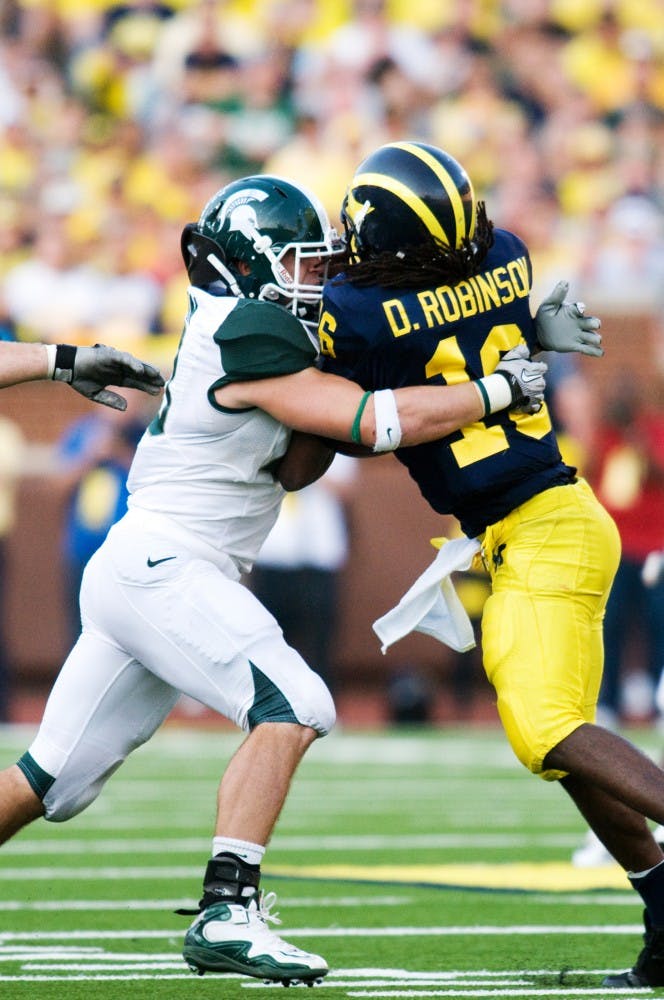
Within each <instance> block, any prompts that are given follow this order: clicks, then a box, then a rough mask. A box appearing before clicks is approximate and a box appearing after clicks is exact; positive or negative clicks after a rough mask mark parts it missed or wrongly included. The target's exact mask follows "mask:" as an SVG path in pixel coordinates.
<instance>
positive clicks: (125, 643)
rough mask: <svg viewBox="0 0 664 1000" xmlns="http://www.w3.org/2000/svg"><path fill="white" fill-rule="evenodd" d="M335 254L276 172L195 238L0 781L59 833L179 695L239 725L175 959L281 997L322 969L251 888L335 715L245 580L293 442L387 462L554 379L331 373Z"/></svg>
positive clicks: (518, 362)
mask: <svg viewBox="0 0 664 1000" xmlns="http://www.w3.org/2000/svg"><path fill="white" fill-rule="evenodd" d="M338 249H339V247H338V242H337V240H336V234H335V233H334V231H333V230H332V229H331V228H330V225H329V222H328V219H327V217H326V215H325V213H324V210H323V209H322V207H321V206H320V204H319V203H318V201H317V200H316V198H314V197H313V196H312V195H311V194H309V193H308V192H306V191H305V190H304V189H302V188H301V187H299V186H296V185H294V184H291V183H289V182H288V181H286V180H282V179H280V178H275V177H269V176H255V177H249V178H245V179H243V180H240V181H235V182H233V183H231V184H229V185H227V186H226V187H225V188H223V189H222V190H221V191H219V192H218V193H217V194H216V195H215V196H214V197H213V198H212V199H211V200H210V202H209V203H208V204H207V205H206V207H205V208H204V210H203V213H202V215H201V217H200V219H199V221H198V222H197V223H195V224H192V225H189V226H187V227H185V229H184V232H183V235H182V252H183V256H184V260H185V265H186V267H187V271H188V275H189V278H190V287H189V293H188V294H189V311H188V314H187V317H186V320H185V324H184V331H183V334H182V338H181V341H180V345H179V349H178V352H177V356H176V358H175V362H174V366H173V374H172V377H171V379H170V380H169V382H168V383H167V385H166V389H165V392H164V397H163V401H162V405H161V408H160V411H159V413H158V414H157V416H156V417H155V419H154V420H153V422H152V424H151V425H150V426H149V427H148V429H147V430H146V432H145V435H144V436H143V439H142V440H141V442H140V444H139V446H138V450H137V453H136V457H135V460H134V463H133V466H132V469H131V472H130V476H129V490H130V500H129V509H128V512H127V514H126V515H125V517H124V518H123V519H122V520H121V521H120V522H119V523H118V524H116V525H115V526H114V527H113V528H112V529H111V531H110V533H109V535H108V538H107V540H106V541H105V543H104V544H103V545H102V546H101V548H100V549H99V550H98V551H97V552H96V554H95V555H94V556H93V558H92V559H91V561H90V562H89V564H88V566H87V568H86V570H85V575H84V578H83V584H82V588H81V600H80V603H81V616H82V633H81V636H80V638H79V639H78V641H77V643H76V645H75V646H74V648H73V650H72V652H71V653H70V655H69V657H68V658H67V660H66V662H65V664H64V666H63V668H62V671H61V672H60V674H59V676H58V678H57V680H56V682H55V685H54V687H53V690H52V692H51V695H50V697H49V700H48V704H47V706H46V710H45V714H44V718H43V721H42V724H41V726H40V729H39V732H38V734H37V736H36V738H35V740H34V742H33V743H32V745H31V746H30V748H29V750H28V751H27V752H26V753H25V754H24V755H23V756H22V757H21V758H20V760H19V761H18V763H17V764H16V765H12V766H10V767H8V768H7V769H6V770H5V771H2V772H0V840H5V839H7V838H8V837H10V836H11V835H12V834H13V833H15V832H16V831H17V830H19V829H20V828H21V827H23V826H24V825H25V824H26V823H28V822H30V821H32V820H34V819H36V818H37V817H39V816H44V817H45V818H46V819H47V820H52V821H63V820H66V819H68V818H70V817H71V816H73V815H75V814H76V813H78V812H80V811H81V810H82V809H84V808H85V807H86V806H87V805H89V804H90V803H91V802H92V801H93V800H94V799H95V797H96V796H97V795H98V794H99V792H100V790H101V788H102V787H103V785H104V783H105V781H106V780H107V779H108V778H109V776H110V775H111V774H112V773H113V772H114V771H115V770H116V768H117V767H119V765H120V764H121V763H122V761H123V760H124V759H125V758H126V756H127V754H129V753H130V752H131V751H132V750H133V749H134V748H135V747H137V746H139V745H140V744H141V743H143V742H144V741H145V740H147V739H149V737H150V736H151V735H152V734H153V733H154V732H155V730H156V729H157V727H158V726H159V725H160V724H161V723H162V722H163V721H164V719H165V718H166V716H167V715H168V713H169V712H170V711H171V709H172V708H173V706H174V705H175V703H176V701H177V699H178V698H179V696H180V694H181V693H185V694H187V695H189V696H190V697H192V698H194V699H196V700H198V701H200V702H202V703H203V704H204V705H207V706H209V707H210V708H212V709H214V710H215V711H217V712H219V713H220V714H221V715H223V716H225V717H227V718H229V719H231V720H233V722H235V723H236V724H237V725H238V726H239V727H241V728H242V729H244V730H246V731H247V734H248V735H247V736H246V739H245V740H244V742H243V743H242V745H241V746H240V748H239V749H238V751H237V752H236V754H235V755H234V757H233V759H232V760H231V762H230V763H229V765H228V767H227V769H226V771H225V773H224V775H223V777H222V780H221V784H220V787H219V792H218V810H217V823H216V828H215V835H214V840H213V850H212V857H211V859H210V861H209V862H208V865H207V868H206V872H205V876H204V880H203V892H202V898H201V900H200V903H199V906H198V909H197V910H194V911H189V912H190V913H192V914H193V915H195V920H194V921H193V923H192V925H191V926H190V928H189V930H188V931H187V932H186V936H185V944H184V957H185V960H186V961H187V963H188V964H189V966H190V967H191V968H192V970H194V971H197V972H200V973H202V972H204V971H206V970H211V971H219V972H239V973H244V974H246V975H249V976H255V977H258V978H263V979H269V980H276V981H282V982H284V983H286V984H288V983H289V982H292V981H295V980H299V981H305V982H308V983H312V982H314V981H316V980H318V979H320V978H321V977H322V976H324V975H325V974H326V973H327V971H328V968H327V964H326V962H325V960H324V959H323V958H321V957H320V956H318V955H314V954H309V953H307V952H305V951H302V950H300V949H298V948H296V947H294V946H292V945H290V944H288V943H287V942H285V941H283V940H282V939H281V938H280V937H278V936H277V935H276V934H274V933H273V932H272V931H271V930H269V929H268V927H267V920H268V918H269V912H268V911H269V906H268V899H264V898H263V896H262V893H261V892H260V891H259V878H260V863H261V859H262V856H263V853H264V850H265V845H266V844H267V842H268V840H269V837H270V834H271V833H272V830H273V828H274V825H275V823H276V821H277V819H278V816H279V814H280V811H281V808H282V806H283V803H284V800H285V798H286V795H287V792H288V788H289V785H290V782H291V779H292V777H293V774H294V772H295V770H296V767H297V765H298V763H299V761H300V759H301V758H302V756H303V754H304V752H305V751H306V749H307V748H308V747H309V746H310V744H311V743H312V742H313V741H314V740H315V739H316V738H317V737H319V736H323V735H325V734H326V733H327V732H328V731H329V729H330V728H331V727H332V725H333V723H334V719H335V709H334V704H333V701H332V697H331V696H330V693H329V691H328V689H327V687H326V686H325V684H324V682H323V681H322V679H321V678H320V677H319V675H318V674H316V673H315V672H314V671H313V670H312V669H310V668H309V666H308V665H307V664H306V663H305V662H304V661H303V659H302V658H301V657H300V655H299V654H298V653H297V652H296V651H295V650H294V649H292V648H291V647H289V646H288V645H287V644H286V643H285V641H284V639H283V635H282V633H281V630H280V628H279V626H278V624H277V622H276V621H275V620H274V618H273V617H272V616H271V615H270V614H269V613H268V612H267V611H266V610H265V608H263V606H262V605H261V604H260V603H259V602H258V600H257V599H256V598H255V597H254V595H253V594H252V593H251V592H250V591H249V590H248V589H247V588H246V587H245V586H243V585H242V583H241V582H240V577H241V574H242V573H243V572H245V571H247V570H248V569H249V568H250V567H251V565H252V562H253V560H254V559H255V557H256V555H257V553H258V551H259V549H260V546H261V544H262V543H263V541H264V539H265V537H266V536H267V534H268V532H269V530H270V528H271V527H272V525H273V523H274V521H275V519H276V516H277V512H278V509H279V505H280V503H281V501H282V498H283V495H284V487H288V483H289V478H290V477H291V476H293V477H294V478H297V477H296V476H295V472H296V470H297V468H298V461H300V460H301V457H302V455H305V454H306V453H307V445H308V441H309V439H308V438H307V437H306V435H301V436H297V435H292V432H291V430H290V429H289V428H294V429H295V430H299V431H304V432H313V433H319V434H323V435H326V436H327V437H330V438H337V439H340V440H343V441H347V442H350V441H355V442H356V443H358V444H362V445H365V446H366V445H368V446H369V447H370V448H373V449H374V450H376V451H388V450H393V449H394V448H396V447H397V445H398V444H399V443H400V442H401V443H403V444H409V443H413V444H414V443H418V442H420V441H427V440H431V439H432V438H435V437H438V436H440V435H442V434H445V433H448V432H450V431H451V430H452V429H453V428H457V427H460V426H464V425H466V424H468V423H470V422H472V421H474V420H477V419H480V418H481V417H482V416H483V415H484V414H485V413H486V412H488V409H489V408H492V409H497V408H503V407H519V406H521V407H533V406H535V407H536V406H539V404H540V403H541V400H542V397H543V393H544V371H545V368H546V366H545V365H543V364H541V363H537V362H532V361H530V360H529V359H527V358H523V357H522V356H520V355H518V356H516V357H513V358H509V357H506V358H504V359H503V360H502V361H501V362H500V364H499V366H498V368H497V370H496V372H494V373H492V374H491V375H489V376H488V377H487V378H486V379H485V385H484V386H483V387H482V389H480V390H478V389H477V387H476V385H474V384H472V383H470V382H468V383H466V384H465V385H455V386H449V387H448V386H437V387H431V386H425V387H421V386H417V387H412V388H405V389H400V390H398V391H396V392H392V391H390V390H387V391H385V392H376V393H368V392H363V391H362V390H361V388H360V387H359V386H357V385H355V384H353V383H352V382H349V381H348V380H346V379H343V378H338V377H336V376H334V375H325V374H323V373H322V372H321V371H319V369H318V368H317V366H316V361H317V356H318V346H317V340H316V336H315V324H316V321H317V315H318V308H319V303H320V297H321V285H322V281H323V279H324V272H325V267H326V265H327V264H329V261H330V259H331V258H332V257H333V256H334V255H335V253H336V252H337V250H338ZM291 438H293V440H292V441H291ZM289 443H290V447H289ZM298 448H300V449H301V452H300V456H298ZM332 454H333V453H332V451H331V450H330V451H329V456H328V457H327V458H326V459H325V460H323V461H321V464H320V466H319V468H318V470H317V472H316V475H320V474H322V472H323V471H324V468H325V461H329V460H330V459H331V457H332ZM316 475H314V476H313V478H316ZM300 485H302V484H300ZM314 666H315V665H314ZM270 896H272V894H270ZM185 912H187V911H185Z"/></svg>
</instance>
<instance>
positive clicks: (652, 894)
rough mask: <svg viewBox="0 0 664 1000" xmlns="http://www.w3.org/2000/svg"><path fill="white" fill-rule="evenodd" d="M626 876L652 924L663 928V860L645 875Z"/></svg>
mask: <svg viewBox="0 0 664 1000" xmlns="http://www.w3.org/2000/svg"><path fill="white" fill-rule="evenodd" d="M628 878H629V880H630V882H631V883H632V885H633V886H634V888H635V889H636V891H637V892H638V894H639V895H640V897H641V899H642V900H643V902H644V903H645V904H646V909H647V911H648V916H649V917H650V921H651V923H652V926H653V927H657V928H660V929H661V928H664V861H660V863H659V864H658V865H655V867H654V868H651V869H650V871H649V872H646V874H645V875H629V876H628Z"/></svg>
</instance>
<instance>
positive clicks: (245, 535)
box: [128, 287, 316, 572]
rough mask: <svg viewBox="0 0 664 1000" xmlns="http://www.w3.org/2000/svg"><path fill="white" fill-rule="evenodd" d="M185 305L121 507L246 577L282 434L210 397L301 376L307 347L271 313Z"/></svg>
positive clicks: (261, 307)
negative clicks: (233, 385) (249, 383)
mask: <svg viewBox="0 0 664 1000" xmlns="http://www.w3.org/2000/svg"><path fill="white" fill-rule="evenodd" d="M189 300H190V308H189V313H188V315H187V319H186V321H185V327H184V331H183V334H182V339H181V341H180V346H179V348H178V353H177V356H176V358H175V363H174V366H173V374H172V376H171V378H170V380H169V381H168V383H167V384H166V387H165V390H164V397H163V401H162V405H161V407H160V410H159V413H158V414H157V416H156V417H155V419H154V420H153V421H152V423H151V424H150V426H149V428H148V429H147V430H146V432H145V434H144V436H143V438H142V440H141V442H140V444H139V446H138V449H137V452H136V456H135V458H134V462H133V464H132V467H131V471H130V474H129V480H128V486H129V491H130V498H129V508H130V510H131V509H133V510H141V511H144V512H145V511H147V512H152V513H154V514H158V515H162V516H165V517H167V518H169V519H170V520H171V521H173V522H174V523H176V524H177V526H178V530H179V531H180V532H182V531H185V532H186V533H187V534H189V535H190V536H191V537H192V539H195V540H196V542H197V543H198V544H199V545H200V544H202V545H204V546H205V547H206V548H208V547H210V548H211V549H212V550H214V551H216V552H217V553H218V554H219V555H220V556H222V554H223V555H224V556H230V558H231V559H232V560H233V562H234V563H235V565H236V566H237V568H238V569H239V570H240V572H247V571H248V570H249V569H250V568H251V564H252V563H253V561H254V559H255V558H256V555H257V554H258V551H259V549H260V547H261V545H262V543H263V541H264V540H265V537H266V536H267V534H268V532H269V531H270V529H271V527H272V525H273V524H274V522H275V520H276V517H277V514H278V512H279V507H280V504H281V501H282V498H283V495H284V491H283V489H282V487H281V486H280V484H279V483H278V482H277V481H276V480H275V478H274V476H273V474H272V471H271V466H272V465H273V463H275V462H276V461H277V460H278V459H279V458H281V456H282V455H283V454H284V452H285V451H286V448H287V446H288V442H289V440H290V433H291V432H290V430H289V429H288V428H286V427H285V426H284V425H283V424H281V423H279V422H278V421H277V420H275V419H273V418H272V417H271V416H269V414H267V413H265V412H264V411H263V410H260V409H257V408H254V407H252V408H250V409H243V410H229V409H226V408H224V407H221V406H219V404H218V403H216V402H215V399H214V390H215V389H216V388H218V387H219V386H221V385H224V384H226V383H227V382H230V381H246V380H248V379H252V378H257V377H258V378H260V377H268V376H270V375H283V374H288V373H291V372H294V371H298V370H301V369H302V368H304V367H307V366H308V365H310V364H313V362H314V360H315V357H316V349H315V347H314V345H313V344H312V343H311V340H310V339H309V336H308V334H307V332H306V330H305V328H304V327H303V326H302V324H301V323H299V321H298V320H297V319H295V317H294V316H293V315H292V314H291V313H289V312H287V311H286V310H285V309H283V308H282V307H280V306H278V305H274V304H272V303H269V302H256V301H255V300H248V299H235V298H230V297H218V296H213V295H210V294H208V293H207V292H204V291H201V290H200V289H198V288H194V287H190V288H189Z"/></svg>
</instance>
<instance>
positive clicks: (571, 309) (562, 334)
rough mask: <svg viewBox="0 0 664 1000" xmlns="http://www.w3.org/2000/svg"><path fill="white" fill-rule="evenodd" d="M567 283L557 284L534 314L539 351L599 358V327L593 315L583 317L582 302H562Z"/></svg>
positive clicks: (599, 323)
mask: <svg viewBox="0 0 664 1000" xmlns="http://www.w3.org/2000/svg"><path fill="white" fill-rule="evenodd" d="M568 289H569V283H568V282H567V281H559V282H558V284H557V285H556V287H555V288H554V289H553V291H552V292H551V294H550V295H549V297H548V298H547V299H544V301H543V302H542V304H541V305H540V307H539V309H538V310H537V312H536V313H535V326H536V333H537V340H538V343H539V345H540V347H541V348H542V350H543V351H559V352H561V353H565V352H567V351H577V352H578V353H579V354H589V355H590V356H591V357H594V358H601V357H602V355H603V354H604V351H603V349H602V347H601V343H602V338H601V337H600V335H599V334H598V333H596V332H595V331H596V330H599V328H600V326H601V325H602V323H601V321H600V319H599V318H598V317H597V316H586V315H585V307H584V305H583V303H582V302H565V296H566V295H567V291H568Z"/></svg>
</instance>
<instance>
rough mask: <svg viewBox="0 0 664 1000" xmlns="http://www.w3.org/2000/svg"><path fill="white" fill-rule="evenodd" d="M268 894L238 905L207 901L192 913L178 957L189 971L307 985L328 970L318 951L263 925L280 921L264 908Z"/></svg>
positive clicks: (272, 900) (268, 902)
mask: <svg viewBox="0 0 664 1000" xmlns="http://www.w3.org/2000/svg"><path fill="white" fill-rule="evenodd" d="M275 901H276V895H275V894H274V893H273V892H269V893H267V895H264V894H263V893H261V894H260V895H259V896H258V898H256V897H253V898H252V899H251V900H250V901H249V902H248V903H247V905H246V906H244V905H243V904H241V903H221V902H220V903H213V904H212V905H211V906H207V907H206V908H205V909H204V910H203V911H202V913H199V915H198V916H197V917H196V919H195V920H194V922H193V923H192V925H191V927H190V928H189V930H188V931H187V933H186V934H185V938H184V948H183V950H182V955H183V957H184V960H185V962H186V963H187V965H188V966H189V968H190V969H191V971H192V972H197V973H198V975H200V976H202V975H203V973H204V972H239V973H241V974H243V975H245V976H254V977H255V978H256V979H264V980H270V981H276V982H282V983H283V984H284V985H285V986H288V985H290V984H291V983H295V982H301V983H307V984H308V985H309V986H313V985H314V983H316V982H320V981H321V980H322V978H323V976H326V975H327V973H328V972H329V969H328V966H327V962H326V961H325V959H324V958H321V957H320V955H313V954H311V953H310V952H307V951H302V950H301V949H300V948H296V947H295V945H292V944H289V943H288V942H287V941H283V940H282V939H281V938H280V937H279V935H278V934H275V933H274V931H271V930H270V928H269V927H268V926H267V923H268V921H269V922H270V923H277V924H278V923H281V921H280V920H279V919H278V917H277V915H276V914H271V913H270V910H271V908H272V906H273V905H274V903H275Z"/></svg>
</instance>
